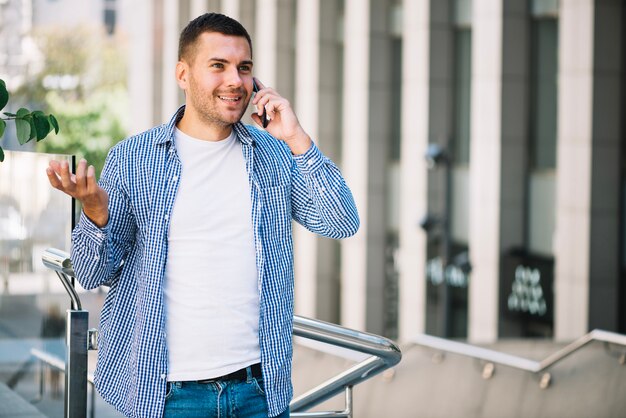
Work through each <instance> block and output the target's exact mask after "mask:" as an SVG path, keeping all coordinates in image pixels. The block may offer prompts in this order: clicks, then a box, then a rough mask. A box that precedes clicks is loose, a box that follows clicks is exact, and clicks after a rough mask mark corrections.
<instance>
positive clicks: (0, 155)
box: [0, 147, 4, 163]
mask: <svg viewBox="0 0 626 418" xmlns="http://www.w3.org/2000/svg"><path fill="white" fill-rule="evenodd" d="M2 161H4V151H2V147H0V163H1V162H2Z"/></svg>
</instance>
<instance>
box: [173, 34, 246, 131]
mask: <svg viewBox="0 0 626 418" xmlns="http://www.w3.org/2000/svg"><path fill="white" fill-rule="evenodd" d="M250 54H251V52H250V46H249V45H248V41H247V40H246V38H244V37H241V36H228V35H223V34H221V33H217V32H205V33H203V34H202V35H200V36H199V37H198V39H197V40H196V42H195V44H194V45H193V46H192V48H191V49H190V50H189V52H188V53H187V55H188V56H187V57H184V58H183V60H182V65H183V67H182V68H183V70H182V71H183V73H181V74H180V75H179V77H178V78H179V84H180V85H181V87H182V88H183V89H184V90H185V92H186V94H187V107H188V108H189V107H192V108H193V109H188V110H192V111H194V112H196V113H197V116H198V117H199V118H200V120H201V121H202V122H204V123H207V124H210V125H214V126H215V125H218V126H230V125H232V124H233V123H235V122H238V121H239V120H240V119H241V117H242V116H243V114H244V112H245V111H246V108H247V107H248V102H249V101H250V97H251V95H252V57H251V56H250ZM179 64H180V63H179ZM177 71H179V70H177Z"/></svg>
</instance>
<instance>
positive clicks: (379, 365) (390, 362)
mask: <svg viewBox="0 0 626 418" xmlns="http://www.w3.org/2000/svg"><path fill="white" fill-rule="evenodd" d="M293 335H295V336H299V337H304V338H308V339H311V340H315V341H320V342H323V343H327V344H332V345H334V346H337V347H343V348H347V349H350V350H354V351H358V352H360V353H364V354H369V355H370V357H368V358H366V359H365V360H363V361H361V362H360V363H357V364H356V365H354V366H353V367H351V368H350V369H348V370H346V371H344V372H343V373H340V374H338V375H337V376H335V377H333V378H331V379H329V380H327V381H326V382H324V383H322V384H320V385H318V386H317V387H315V388H313V389H311V390H310V391H308V392H306V393H304V394H303V395H301V396H298V397H297V398H295V399H294V400H293V401H291V404H290V406H289V407H290V409H291V416H292V417H305V416H306V417H352V411H353V408H352V387H353V386H355V385H357V384H359V383H361V382H363V381H365V380H367V379H369V378H371V377H372V376H374V375H376V374H378V373H380V372H382V371H384V370H386V369H388V368H390V367H393V366H395V365H396V364H398V363H399V362H400V359H401V358H402V353H401V352H400V349H399V348H398V346H396V345H395V344H394V343H393V342H391V340H388V339H387V338H384V337H380V336H378V335H374V334H369V333H365V332H359V331H355V330H352V329H348V328H344V327H341V326H339V325H334V324H329V323H327V322H323V321H319V320H314V319H308V318H303V317H301V316H297V315H296V316H295V317H294V324H293ZM341 392H345V397H346V408H345V409H344V410H343V411H332V412H308V413H304V412H301V411H305V410H307V409H310V408H312V407H314V406H316V405H318V404H320V403H321V402H324V401H325V400H327V399H330V398H332V397H333V396H335V395H338V394H340V393H341Z"/></svg>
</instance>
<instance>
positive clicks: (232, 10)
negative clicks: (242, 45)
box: [221, 0, 261, 20]
mask: <svg viewBox="0 0 626 418" xmlns="http://www.w3.org/2000/svg"><path fill="white" fill-rule="evenodd" d="M259 3H261V2H260V1H259ZM221 8H222V13H223V14H225V15H226V16H229V17H232V18H233V19H235V20H239V14H240V9H239V0H222V7H221Z"/></svg>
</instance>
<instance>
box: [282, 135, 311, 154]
mask: <svg viewBox="0 0 626 418" xmlns="http://www.w3.org/2000/svg"><path fill="white" fill-rule="evenodd" d="M285 142H286V143H287V145H288V146H289V149H291V153H292V154H293V155H301V154H304V153H305V152H307V151H308V150H309V149H310V148H311V145H312V144H313V141H312V140H311V137H310V136H309V135H307V133H306V132H304V131H303V130H301V132H300V133H298V134H297V135H295V136H294V138H293V139H290V140H289V141H285Z"/></svg>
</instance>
